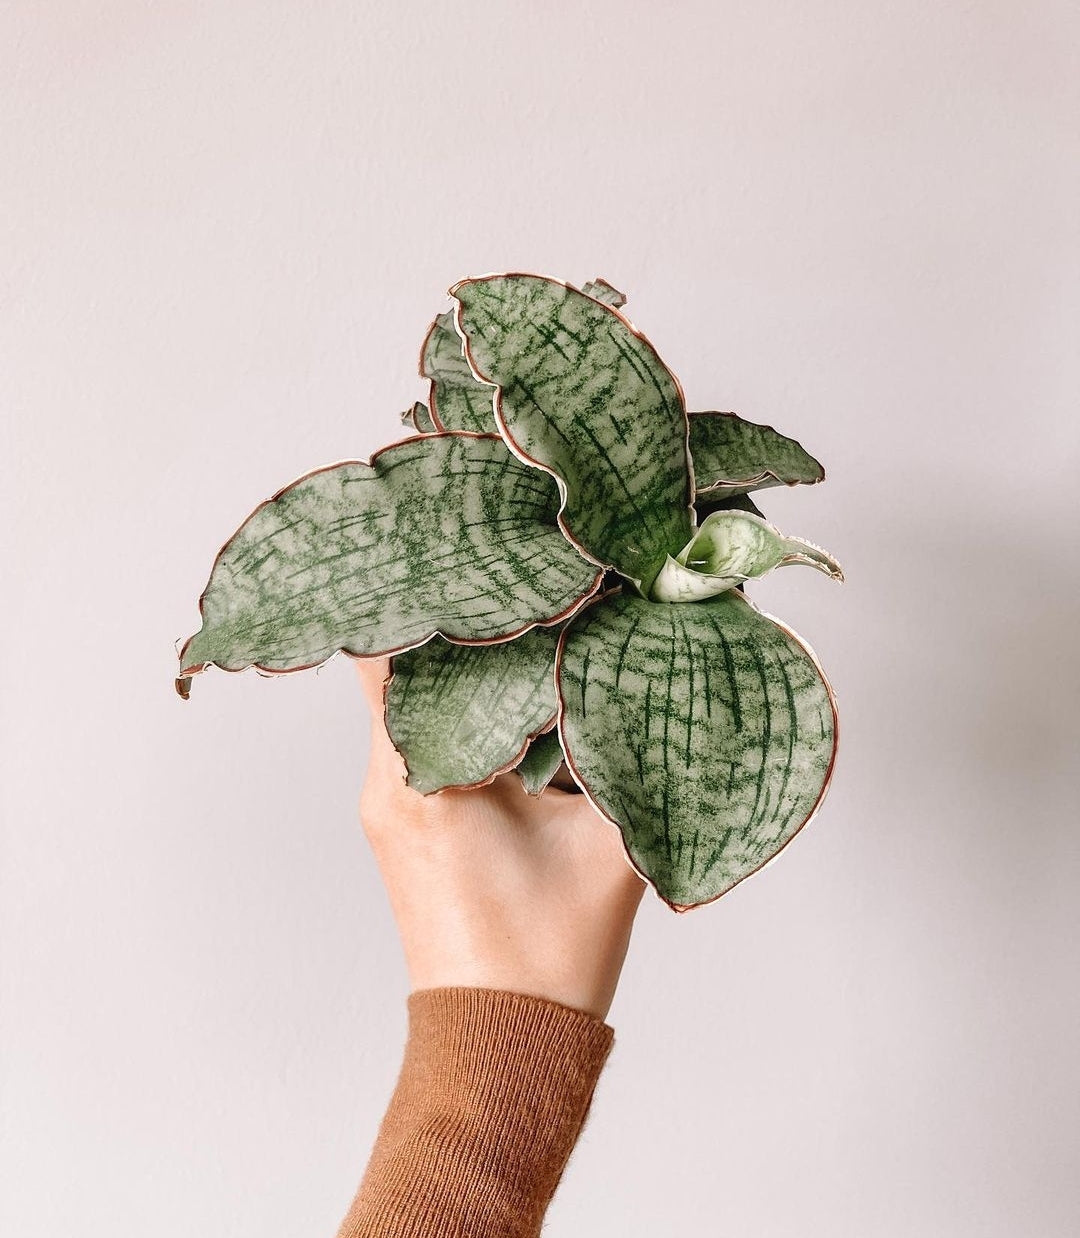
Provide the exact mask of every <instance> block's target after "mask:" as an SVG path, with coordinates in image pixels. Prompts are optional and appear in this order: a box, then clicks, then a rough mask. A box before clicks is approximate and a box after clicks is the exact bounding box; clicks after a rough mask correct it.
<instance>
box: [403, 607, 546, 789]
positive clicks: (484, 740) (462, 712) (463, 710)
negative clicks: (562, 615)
mask: <svg viewBox="0 0 1080 1238" xmlns="http://www.w3.org/2000/svg"><path fill="white" fill-rule="evenodd" d="M558 639H559V632H558V629H554V630H553V629H551V628H534V629H533V630H532V631H531V632H526V633H525V634H524V635H523V636H519V637H518V638H517V639H516V640H513V641H506V642H504V643H502V644H498V645H451V644H448V643H447V642H446V641H444V640H439V639H438V638H436V639H435V640H433V641H429V642H428V643H427V644H426V645H421V646H420V647H419V648H417V649H411V650H409V651H408V652H407V653H401V654H398V655H397V656H396V657H395V658H394V663H393V669H394V674H393V678H392V679H391V680H390V683H389V686H388V687H387V690H386V726H387V730H388V731H389V732H390V738H391V739H392V740H393V741H394V746H395V747H396V748H397V750H398V751H399V752H400V753H401V755H402V757H404V759H405V765H406V768H407V770H408V782H409V786H410V787H415V788H416V790H418V791H422V792H424V794H428V793H429V792H431V791H439V790H441V789H442V788H443V787H466V786H475V785H477V784H478V783H482V782H485V781H487V780H488V779H490V778H492V777H494V775H495V774H497V773H498V772H499V771H500V770H504V769H507V768H509V767H510V766H511V765H512V764H513V763H514V762H515V761H516V760H517V758H518V757H519V756H520V755H521V753H522V750H523V749H524V747H525V745H526V744H527V743H528V741H529V739H530V738H531V737H532V736H533V735H536V734H537V733H538V732H539V731H541V730H543V728H544V727H545V726H548V725H549V724H550V723H551V721H552V719H553V718H554V716H555V678H554V674H555V646H556V645H557V644H558Z"/></svg>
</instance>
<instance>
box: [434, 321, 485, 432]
mask: <svg viewBox="0 0 1080 1238" xmlns="http://www.w3.org/2000/svg"><path fill="white" fill-rule="evenodd" d="M420 373H421V374H422V375H423V376H424V378H427V379H429V380H430V382H431V394H430V396H429V397H428V399H429V403H430V407H431V413H432V415H433V418H434V428H441V429H443V430H471V431H473V432H475V433H478V434H484V433H487V434H494V433H495V431H496V426H495V416H494V413H493V412H492V397H493V396H494V394H495V390H494V388H493V387H492V386H491V385H490V384H488V383H482V382H480V380H479V379H478V378H477V377H476V375H475V374H474V373H473V372H472V370H470V369H469V363H468V362H467V361H466V360H465V350H464V345H463V344H462V341H461V336H460V335H458V333H457V331H456V330H455V329H454V313H453V310H447V311H446V313H445V314H440V315H439V316H438V318H436V319H435V321H434V322H433V323H432V324H431V327H430V329H429V330H428V333H427V336H426V338H425V339H424V343H423V347H422V348H421V350H420Z"/></svg>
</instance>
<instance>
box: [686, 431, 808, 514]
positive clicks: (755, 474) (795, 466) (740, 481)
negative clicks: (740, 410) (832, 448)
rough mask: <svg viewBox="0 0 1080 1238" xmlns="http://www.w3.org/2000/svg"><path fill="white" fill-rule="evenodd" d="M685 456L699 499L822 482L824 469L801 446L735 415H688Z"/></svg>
mask: <svg viewBox="0 0 1080 1238" xmlns="http://www.w3.org/2000/svg"><path fill="white" fill-rule="evenodd" d="M690 458H691V459H692V460H693V462H694V481H695V485H696V487H697V494H698V497H699V498H701V497H702V496H706V495H707V496H708V497H709V498H710V499H722V498H727V497H728V496H730V495H735V494H745V493H746V492H747V491H749V490H764V489H766V488H767V487H769V486H795V485H798V484H800V483H802V484H804V485H813V484H814V483H815V482H819V481H824V480H825V470H824V469H823V468H822V467H821V465H820V464H819V463H818V461H817V460H815V459H814V457H813V456H812V455H810V453H809V452H808V451H806V449H805V448H804V447H803V446H802V445H801V444H800V443H797V442H796V441H795V440H794V439H793V438H788V437H787V436H786V435H784V434H780V433H779V432H778V431H776V430H774V429H773V428H772V426H760V425H758V424H757V423H756V422H753V421H744V420H743V418H742V417H739V416H737V415H736V414H735V413H691V414H690Z"/></svg>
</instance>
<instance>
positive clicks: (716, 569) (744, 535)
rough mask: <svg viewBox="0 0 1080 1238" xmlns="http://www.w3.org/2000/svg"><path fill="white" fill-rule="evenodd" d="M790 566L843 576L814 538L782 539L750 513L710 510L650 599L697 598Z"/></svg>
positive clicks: (668, 564)
mask: <svg viewBox="0 0 1080 1238" xmlns="http://www.w3.org/2000/svg"><path fill="white" fill-rule="evenodd" d="M792 564H803V565H805V566H807V567H814V568H817V570H818V571H819V572H824V573H825V574H826V575H827V576H829V577H831V578H832V579H833V580H843V579H844V573H843V571H842V569H841V567H840V564H839V563H837V561H836V560H835V559H834V558H833V557H832V555H830V554H829V553H828V552H827V551H824V550H822V549H821V547H820V546H815V545H814V544H813V542H807V541H803V539H802V538H800V537H785V536H784V534H783V533H781V532H780V530H779V529H777V528H776V527H775V526H774V525H771V524H769V522H768V521H767V520H765V519H763V518H762V517H761V516H755V515H753V514H751V513H750V512H744V511H735V510H729V511H718V512H713V514H712V515H711V516H708V517H706V519H705V521H704V522H703V524H702V526H701V528H700V529H698V531H697V533H696V534H695V535H694V537H693V539H692V540H691V541H690V542H688V543H687V545H686V546H684V547H683V549H682V550H681V551H680V552H679V554H678V555H677V556H676V557H675V558H672V557H671V556H668V559H667V562H666V563H665V564H664V567H663V570H662V571H661V572H660V575H659V576H658V577H657V579H656V583H655V585H654V586H653V590H652V597H653V600H654V601H657V602H694V601H700V600H701V599H703V598H709V597H715V596H716V595H717V594H719V593H724V592H726V591H727V590H728V589H734V588H735V587H736V586H737V585H741V584H744V583H745V582H746V581H748V580H756V579H758V578H759V577H761V576H764V575H765V574H766V573H767V572H771V571H772V570H773V569H774V568H777V567H786V566H789V565H792Z"/></svg>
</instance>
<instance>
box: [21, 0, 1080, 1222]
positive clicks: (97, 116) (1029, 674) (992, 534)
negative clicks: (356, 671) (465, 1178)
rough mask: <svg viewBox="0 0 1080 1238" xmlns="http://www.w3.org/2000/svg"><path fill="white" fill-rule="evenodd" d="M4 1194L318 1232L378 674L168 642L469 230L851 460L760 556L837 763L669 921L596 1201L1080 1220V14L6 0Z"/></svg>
mask: <svg viewBox="0 0 1080 1238" xmlns="http://www.w3.org/2000/svg"><path fill="white" fill-rule="evenodd" d="M0 24H2V31H0V195H2V201H0V211H2V214H0V229H2V231H0V241H2V254H3V273H2V280H0V314H2V336H0V403H2V407H3V440H2V457H3V461H4V464H3V468H4V477H5V483H4V485H3V487H2V488H0V529H2V530H3V535H2V538H0V541H2V545H3V552H2V553H3V563H4V567H3V583H2V586H0V588H2V590H3V598H4V600H3V604H2V611H0V624H2V628H3V633H2V641H0V710H2V724H0V725H2V735H0V752H2V754H3V755H2V760H3V764H4V774H3V778H2V780H0V796H2V797H3V798H2V804H3V811H4V824H3V867H2V872H0V968H2V971H0V1053H2V1059H3V1066H2V1070H3V1078H2V1103H0V1233H3V1234H5V1235H11V1236H12V1238H45V1236H46V1235H48V1238H54V1236H55V1235H60V1234H74V1233H78V1234H80V1235H82V1236H84V1238H128V1236H131V1238H142V1236H143V1235H154V1238H174V1236H175V1238H191V1235H208V1236H211V1235H213V1236H217V1235H222V1236H224V1235H229V1236H230V1238H248V1236H250V1238H254V1236H255V1235H258V1236H259V1238H267V1236H277V1235H280V1236H282V1238H296V1236H300V1235H313V1236H318V1235H329V1234H330V1233H331V1232H332V1230H333V1227H334V1225H335V1222H336V1220H337V1218H338V1216H339V1214H340V1212H341V1211H342V1210H343V1208H344V1206H345V1203H346V1200H347V1198H348V1197H349V1196H350V1194H351V1192H352V1188H353V1185H354V1181H355V1179H356V1178H357V1177H358V1176H359V1173H360V1170H361V1168H362V1163H363V1159H364V1153H365V1150H366V1147H367V1145H368V1143H369V1142H370V1140H371V1138H372V1136H373V1134H374V1131H375V1126H376V1122H377V1119H378V1116H379V1113H380V1108H381V1106H382V1104H383V1102H384V1100H385V1097H386V1095H387V1092H388V1090H389V1088H390V1086H391V1084H392V1080H393V1077H394V1074H395V1071H396V1067H397V1058H398V1050H399V1045H400V1040H401V1035H402V1029H403V1017H402V1016H403V1006H402V999H403V995H404V991H405V980H404V976H403V972H402V967H401V960H400V958H399V955H398V950H397V946H396V943H395V937H394V932H393V928H392V925H391V923H390V920H389V918H388V914H387V909H386V905H385V902H384V899H383V896H382V893H381V891H380V887H379V884H378V881H377V879H376V874H375V872H374V869H373V866H372V862H371V859H370V856H369V855H368V853H367V851H366V850H365V846H364V843H363V841H362V839H361V836H360V834H359V831H358V829H357V827H356V824H355V820H354V799H355V795H356V791H357V787H358V784H359V778H360V771H361V769H362V766H363V762H364V749H365V743H366V733H365V724H364V722H363V720H362V716H361V708H360V702H359V699H358V696H357V693H356V691H355V689H354V685H353V682H352V679H351V676H350V674H349V672H348V668H347V667H346V666H345V665H340V664H335V665H331V666H329V667H327V668H326V669H325V670H324V671H323V672H322V673H320V674H318V675H307V676H298V677H293V678H289V679H286V680H284V681H278V682H267V681H263V680H259V679H257V678H254V677H251V676H240V677H236V678H229V679H226V678H225V677H224V676H222V675H213V674H210V675H208V676H206V677H205V678H204V680H203V681H202V682H200V683H199V684H198V685H197V687H198V691H197V692H196V693H195V694H194V697H193V699H192V701H191V703H190V704H188V705H186V706H185V705H182V704H181V703H180V702H179V700H178V699H177V698H175V697H174V696H173V694H172V689H171V685H170V680H171V675H172V672H173V662H172V656H173V641H174V640H175V639H176V638H178V637H182V636H184V635H186V634H187V633H188V632H190V631H191V629H192V626H193V624H194V622H195V617H196V611H195V599H196V596H197V593H198V591H199V589H200V588H201V586H202V584H203V582H204V579H205V575H206V572H207V569H208V567H209V562H210V558H211V556H212V554H213V552H214V550H215V549H216V548H217V545H218V544H219V542H220V540H221V539H222V537H223V536H224V535H225V534H226V533H227V532H229V531H230V530H231V528H232V527H233V526H234V525H235V524H236V523H237V522H238V521H239V519H240V518H241V517H242V516H243V515H244V514H245V513H246V512H247V511H248V510H249V509H250V508H251V507H252V506H253V505H254V504H255V503H256V502H257V501H258V500H260V499H261V498H263V497H264V496H266V495H267V494H268V493H270V492H271V491H272V490H274V489H275V488H277V486H278V485H280V484H281V483H283V482H285V481H287V480H289V479H290V478H292V477H293V476H295V475H296V474H298V473H299V472H301V471H303V470H305V469H306V468H309V467H311V466H314V465H318V464H322V463H325V462H327V461H330V460H334V459H337V458H340V457H343V456H349V455H358V454H365V453H368V452H370V451H371V450H372V449H374V448H376V447H378V446H379V445H381V444H382V443H383V442H385V441H387V440H388V439H390V438H392V437H393V436H394V435H395V433H396V432H397V429H398V427H397V421H396V417H397V413H398V410H399V409H401V408H403V407H404V406H405V405H406V404H408V403H409V402H411V401H412V400H413V399H414V398H415V397H416V396H417V395H419V394H421V387H420V384H419V382H418V379H417V377H416V374H415V368H414V367H415V353H416V350H417V347H418V345H419V342H420V338H421V335H422V333H423V330H424V327H425V325H426V323H427V321H428V319H429V318H430V316H431V315H432V314H433V313H434V312H435V311H436V310H438V309H439V308H440V307H441V306H442V305H443V290H444V289H445V288H446V287H447V286H448V285H449V283H451V282H452V281H453V280H454V279H455V278H458V277H460V276H463V275H466V274H475V273H479V272H483V271H489V270H498V269H501V268H506V267H515V268H525V269H533V270H540V271H544V272H549V273H552V274H557V275H561V276H565V277H567V278H570V279H575V278H576V279H585V278H588V277H591V276H593V275H597V274H599V275H603V276H606V277H607V278H608V279H610V280H611V281H613V282H614V283H616V284H617V285H619V286H620V287H623V288H625V289H627V290H628V291H629V293H630V295H631V301H630V306H629V309H630V312H631V313H632V315H633V317H634V318H635V320H636V321H637V322H638V323H639V324H640V325H641V326H642V327H643V328H644V329H646V330H647V331H648V332H649V333H650V335H651V336H652V338H653V339H654V340H655V342H656V344H657V346H658V347H659V348H660V350H661V352H662V354H663V355H664V356H665V357H666V358H667V360H668V361H669V362H670V363H671V364H672V366H673V367H674V368H675V369H676V371H677V372H678V373H679V375H680V376H681V377H682V379H683V382H684V385H685V387H686V390H687V392H688V393H689V396H690V399H691V402H692V403H693V404H694V405H696V406H697V407H720V408H735V409H738V410H740V411H741V412H743V413H744V414H746V415H747V416H749V417H752V418H756V419H759V420H765V421H772V422H775V423H777V424H778V425H779V426H780V427H781V428H783V429H786V430H789V431H790V432H793V433H796V434H797V435H799V436H800V437H801V438H802V439H803V440H804V441H805V442H806V444H807V445H808V446H809V447H810V448H811V449H812V450H814V451H815V452H817V453H818V454H820V455H821V457H822V458H823V459H824V460H825V462H826V464H827V466H828V468H829V471H830V481H829V483H828V485H827V486H825V487H824V488H821V489H819V490H817V491H815V492H813V493H793V494H782V495H777V496H771V497H770V500H769V502H768V504H767V507H768V511H769V512H770V513H771V514H772V515H774V516H775V518H776V519H777V521H778V523H781V524H783V525H784V526H786V527H788V528H790V530H791V531H792V532H794V533H798V534H801V535H803V536H806V537H810V538H812V539H813V540H815V541H818V542H821V543H823V544H825V545H827V546H828V547H830V548H831V549H833V550H834V551H835V552H836V553H837V554H838V555H839V556H840V558H841V559H842V560H843V562H844V564H845V566H846V568H847V570H848V575H849V583H848V584H847V585H846V586H845V587H844V588H843V589H837V588H835V587H832V586H830V585H829V583H828V582H827V581H825V580H824V579H823V578H819V577H817V576H813V575H811V574H807V573H803V574H799V573H791V575H790V576H787V577H785V576H784V575H783V574H781V575H780V576H779V577H777V578H775V579H771V580H769V581H767V582H765V583H763V584H762V585H761V586H760V587H759V588H758V589H757V590H756V596H757V598H758V600H759V601H761V602H762V603H763V604H764V605H765V606H766V607H767V608H768V609H769V610H771V611H773V612H774V613H778V614H781V615H783V616H784V617H785V618H786V619H787V620H788V621H789V622H791V623H792V624H793V625H794V626H795V627H796V628H798V629H799V630H801V631H802V632H803V633H804V634H805V635H806V636H807V637H808V638H809V639H810V640H811V642H812V643H813V644H814V645H815V646H816V647H817V649H818V651H819V652H820V654H821V656H822V658H823V659H824V661H825V662H826V664H827V666H828V667H829V668H830V669H831V671H832V674H833V676H834V678H835V682H836V685H837V688H838V692H839V696H840V701H841V705H842V709H843V731H844V734H843V750H842V755H841V760H840V763H839V768H838V772H837V777H836V782H835V786H834V789H833V791H832V793H831V795H830V798H829V801H828V803H827V805H826V808H825V810H824V812H823V813H822V815H821V817H820V818H819V819H818V821H817V822H816V823H815V825H814V826H813V827H812V830H811V831H809V832H808V833H807V834H806V836H804V837H803V838H802V839H800V840H799V841H798V842H797V843H796V844H795V845H794V846H793V847H792V848H791V850H790V852H789V853H788V854H787V855H786V856H785V857H784V859H783V861H782V862H781V863H779V864H777V865H775V866H773V867H772V868H770V869H769V870H768V872H767V873H765V874H763V875H762V876H760V877H758V878H756V879H755V880H753V881H751V882H749V883H747V884H746V885H745V886H744V887H743V888H741V889H739V890H738V891H736V892H735V893H734V894H733V895H732V896H731V897H729V898H727V899H725V900H723V902H721V903H720V904H718V905H717V906H715V907H713V908H711V909H709V910H706V911H703V912H699V913H697V914H695V915H691V916H689V917H683V918H679V919H676V918H675V917H673V916H672V915H671V914H670V913H668V912H667V911H666V910H665V909H663V908H662V907H661V906H660V905H659V904H658V903H656V902H655V901H652V902H650V903H649V904H648V905H647V906H646V907H645V910H644V913H643V915H642V917H641V922H640V927H639V930H638V933H637V937H636V940H635V942H634V947H633V952H632V958H631V961H630V963H629V965H628V968H627V973H626V976H625V981H624V987H623V989H622V991H621V993H620V995H619V997H618V1000H617V1004H616V1006H615V1008H614V1010H613V1013H612V1021H613V1023H614V1024H615V1026H616V1027H617V1030H618V1046H617V1049H616V1051H615V1055H614V1058H613V1059H612V1061H611V1064H610V1067H609V1069H608V1071H607V1073H606V1075H605V1077H604V1079H603V1082H602V1084H601V1087H600V1090H599V1094H598V1097H597V1102H596V1106H595V1111H594V1114H593V1117H592V1119H591V1122H590V1124H589V1127H588V1130H587V1132H586V1135H585V1138H584V1140H583V1143H582V1145H581V1147H580V1149H579V1150H578V1152H577V1154H576V1156H575V1159H574V1161H573V1164H572V1166H571V1169H570V1171H569V1174H568V1176H567V1179H566V1181H565V1185H564V1188H563V1191H562V1194H561V1196H560V1198H559V1200H558V1202H557V1204H556V1206H555V1208H554V1210H553V1212H552V1215H551V1220H550V1231H551V1233H552V1234H564V1235H585V1234H588V1235H595V1236H597V1238H599V1236H601V1235H611V1236H613V1238H614V1236H618V1238H636V1236H639V1235H640V1236H641V1238H645V1236H648V1238H654V1236H655V1235H668V1234H674V1233H677V1232H678V1233H690V1232H697V1233H705V1234H718V1235H727V1234H731V1235H738V1236H739V1238H788V1236H791V1238H794V1236H796V1235H797V1236H798V1238H815V1236H820V1238H938V1236H941V1238H997V1236H999V1235H1000V1236H1001V1238H1017V1236H1018V1235H1024V1236H1025V1238H1026V1236H1033V1238H1067V1236H1070V1235H1075V1234H1076V1233H1078V1232H1080V1196H1078V1192H1080V1187H1078V1182H1080V1174H1078V1172H1077V1160H1078V1151H1080V1132H1078V1119H1077V1103H1078V1100H1080V1066H1078V1061H1077V1044H1078V1043H1080V998H1078V995H1077V976H1078V973H1080V943H1078V935H1080V930H1078V913H1077V906H1078V896H1080V832H1078V825H1077V820H1076V818H1077V810H1076V798H1077V797H1076V791H1077V770H1076V759H1077V749H1078V743H1077V740H1078V727H1077V722H1076V707H1077V704H1076V703H1077V699H1078V689H1080V660H1078V654H1077V633H1078V630H1080V623H1078V620H1080V596H1078V575H1077V569H1078V539H1077V533H1076V517H1077V514H1078V513H1077V497H1076V483H1077V469H1078V464H1080V428H1078V427H1080V417H1078V414H1077V391H1078V385H1080V365H1078V359H1077V348H1076V344H1077V330H1078V320H1080V233H1078V222H1077V221H1078V213H1077V203H1078V200H1080V85H1078V83H1080V75H1078V74H1077V63H1078V51H1080V10H1078V9H1077V7H1076V5H1075V3H1073V0H1061V2H1059V3H1053V2H1049V0H1032V2H1030V3H1023V4H1020V3H1015V2H1011V3H1006V2H1003V0H998V2H993V0H982V2H980V3H978V4H959V3H952V4H949V3H940V2H929V0H927V2H925V3H916V2H914V0H901V2H900V3H895V4H873V3H865V2H863V0H847V2H840V0H835V2H831V3H821V2H818V3H814V2H811V3H795V2H794V0H792V2H790V3H771V2H769V0H755V2H753V3H749V2H748V3H704V2H702V3H682V4H664V5H661V4H645V3H625V2H624V3H614V2H605V3H593V4H574V5H571V4H554V5H552V4H545V5H540V4H533V5H527V4H522V3H494V2H485V3H470V4H438V5H436V4H428V5H421V4H409V3H404V4H378V5H375V4H361V3H356V2H355V0H352V2H348V3H345V2H337V3H332V2H327V3H320V4H310V3H292V4H284V3H267V2H265V0H264V2H262V3H253V2H251V0H233V2H232V3H227V4H222V3H195V2H191V3H181V2H180V0H175V2H173V3H158V4H148V3H135V2H134V0H131V2H128V3H119V2H118V3H78V2H76V0H68V2H66V3H64V2H57V3H41V2H40V0H37V2H34V3H30V2H29V0H24V2H22V3H11V2H10V0H9V3H6V4H4V5H3V6H2V7H0Z"/></svg>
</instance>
